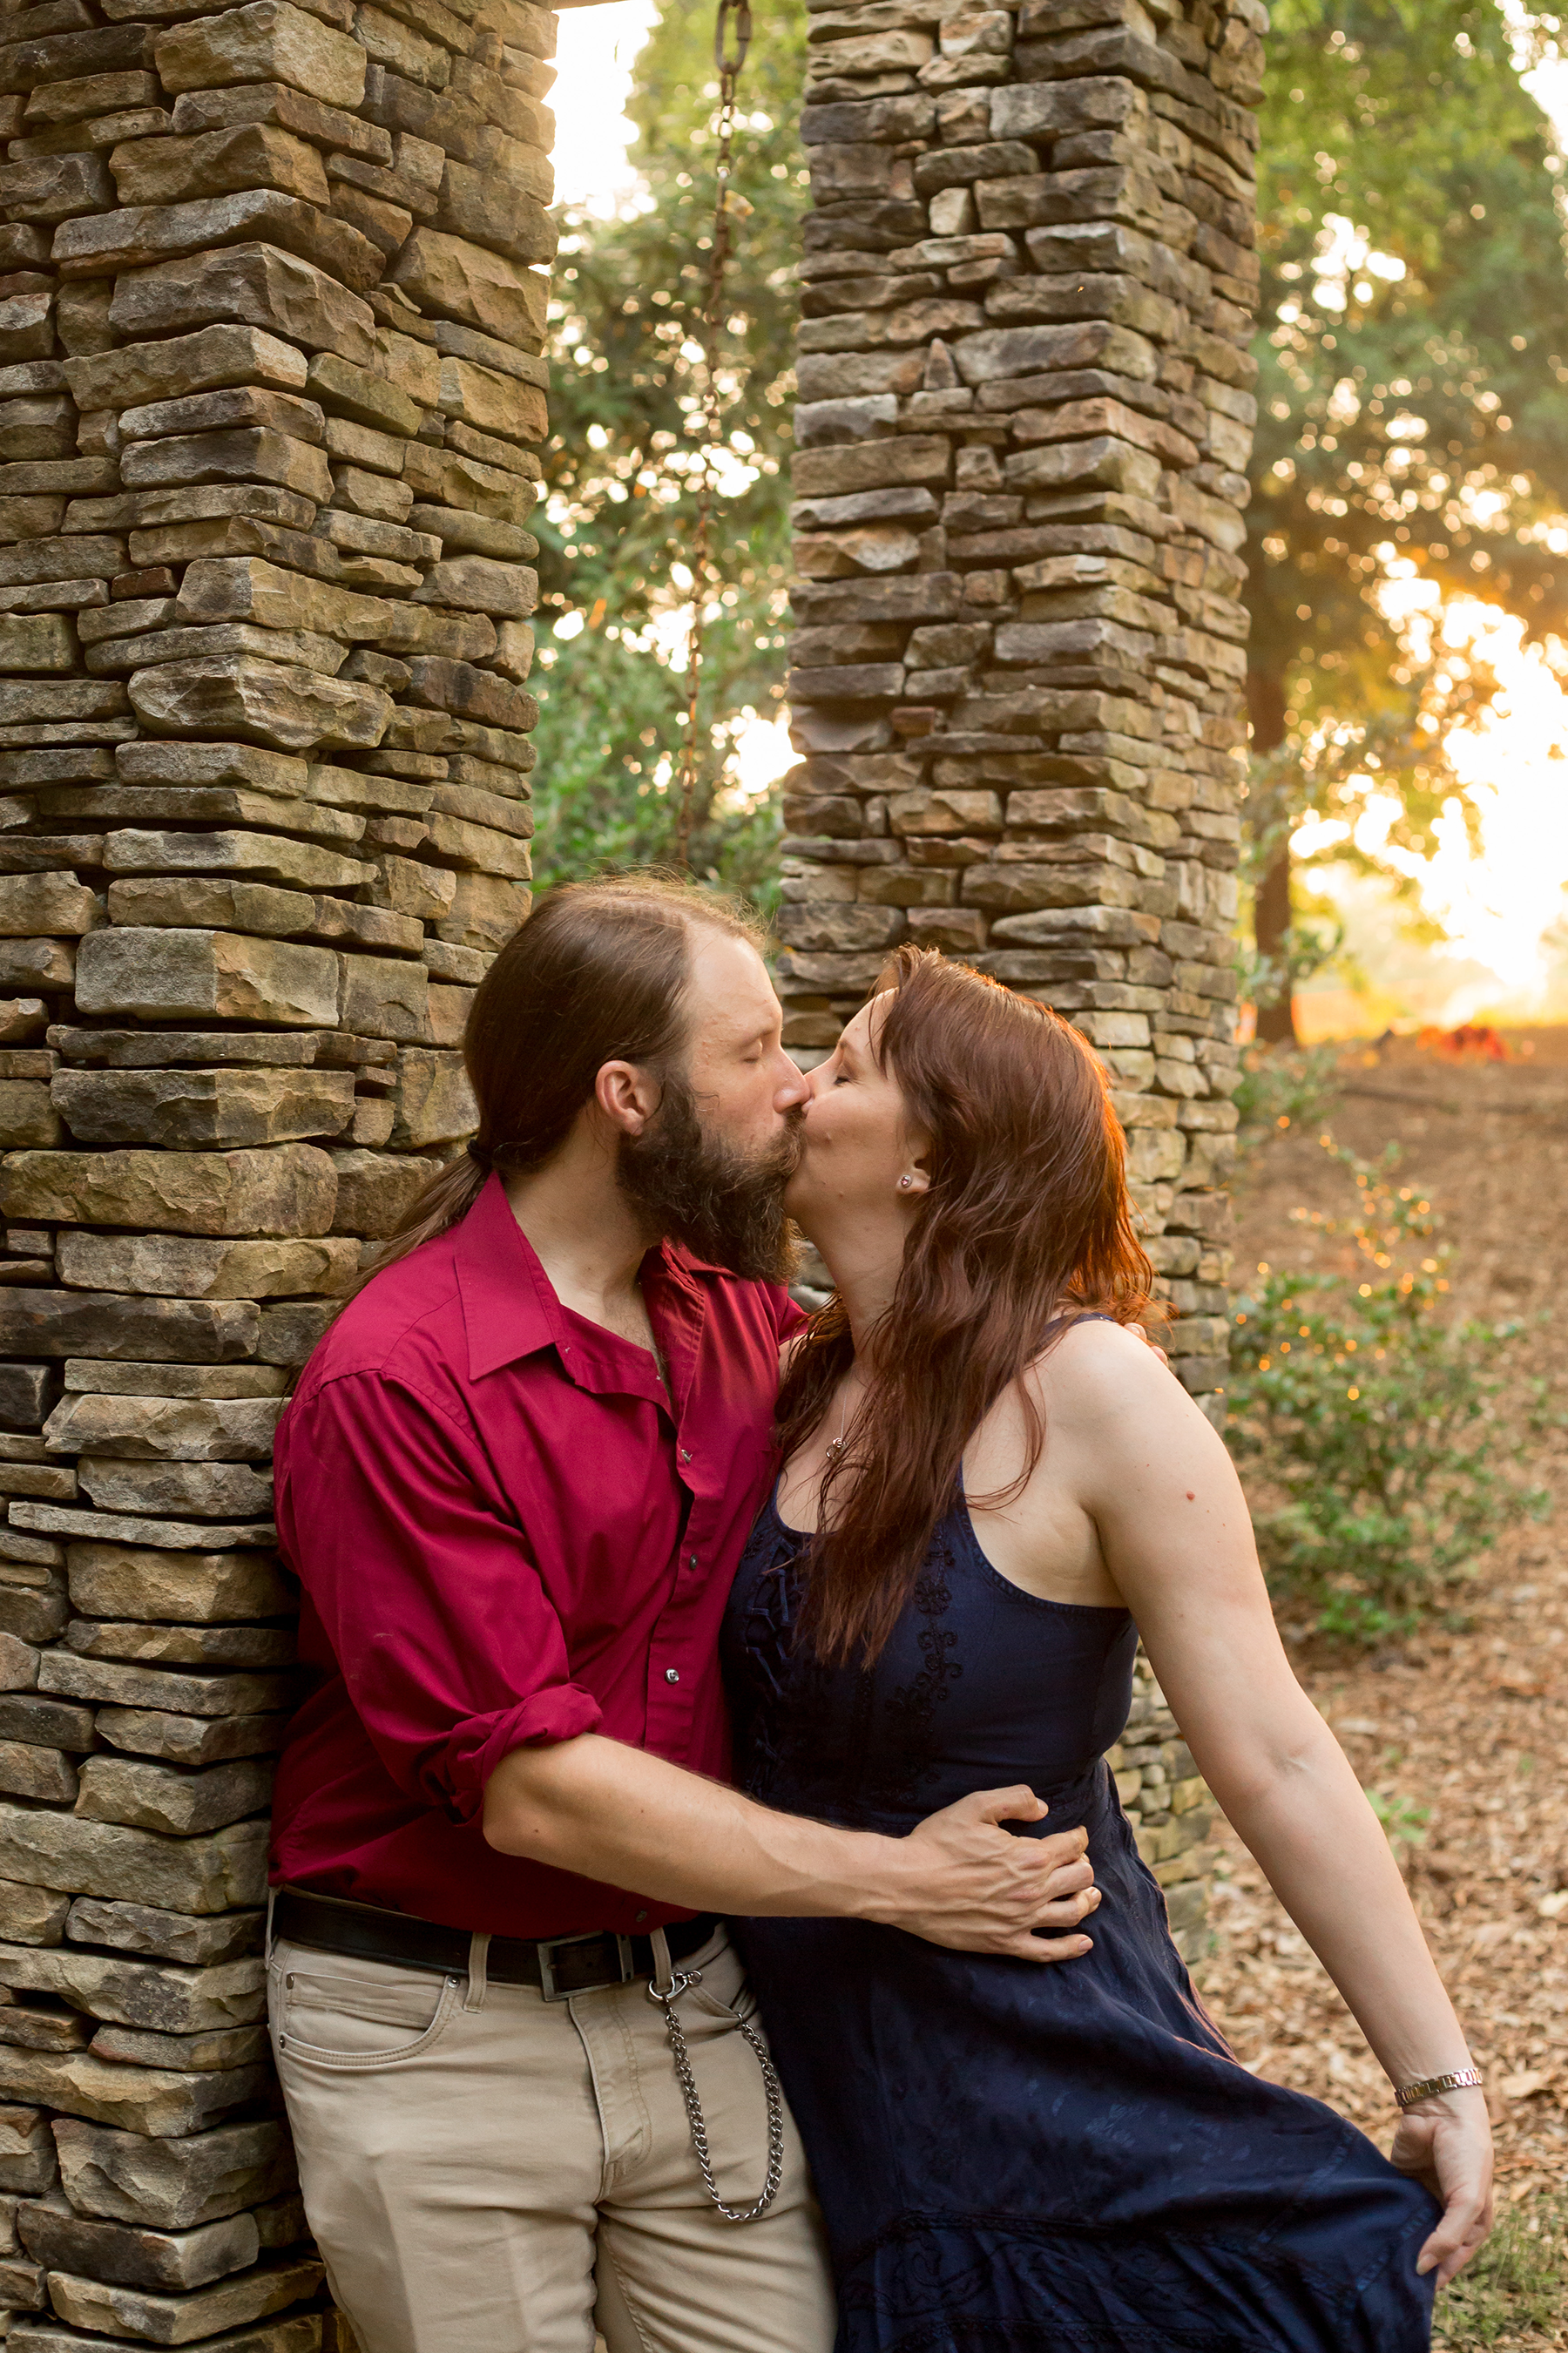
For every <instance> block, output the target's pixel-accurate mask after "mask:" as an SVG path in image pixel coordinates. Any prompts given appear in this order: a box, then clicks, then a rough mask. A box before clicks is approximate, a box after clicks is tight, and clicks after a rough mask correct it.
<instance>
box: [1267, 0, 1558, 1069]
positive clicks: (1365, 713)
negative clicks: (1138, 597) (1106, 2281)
mask: <svg viewBox="0 0 1568 2353" xmlns="http://www.w3.org/2000/svg"><path fill="white" fill-rule="evenodd" d="M1520 39H1521V37H1520V36H1519V35H1517V34H1515V33H1512V32H1510V28H1509V26H1507V25H1506V24H1505V23H1504V20H1503V18H1502V16H1501V15H1500V12H1499V10H1498V9H1497V8H1496V7H1495V6H1494V5H1491V0H1277V4H1276V5H1275V6H1274V8H1273V11H1272V32H1271V35H1270V39H1269V44H1268V79H1267V89H1266V95H1265V101H1264V109H1263V118H1262V134H1263V135H1262V152H1261V155H1260V159H1259V160H1260V175H1259V246H1260V255H1261V261H1262V294H1261V304H1260V313H1259V329H1258V338H1257V342H1256V344H1255V350H1256V353H1257V356H1258V363H1259V380H1258V408H1259V415H1258V436H1257V443H1256V448H1255V451H1254V456H1253V461H1252V468H1251V480H1252V503H1251V507H1250V510H1249V543H1248V557H1249V565H1250V582H1249V587H1248V601H1249V604H1250V607H1251V612H1252V642H1251V649H1250V655H1249V660H1250V665H1251V677H1250V679H1249V697H1250V703H1251V715H1252V721H1253V729H1254V744H1255V749H1256V750H1257V751H1258V754H1261V755H1262V764H1261V765H1260V766H1258V768H1256V769H1255V783H1254V790H1253V793H1252V795H1251V797H1250V808H1249V817H1250V820H1251V824H1250V830H1251V833H1252V837H1253V839H1252V848H1253V854H1254V869H1255V874H1256V879H1257V881H1258V907H1257V915H1258V923H1257V929H1258V946H1259V949H1260V950H1261V951H1263V952H1264V953H1265V954H1266V955H1269V954H1272V955H1273V956H1274V957H1275V959H1276V971H1275V976H1274V977H1275V981H1276V985H1277V986H1279V987H1282V989H1283V992H1284V994H1285V995H1286V997H1287V999H1288V987H1289V983H1288V976H1287V975H1286V973H1285V969H1284V968H1285V967H1286V966H1287V965H1289V959H1290V952H1291V944H1290V942H1289V939H1288V937H1287V936H1286V926H1287V925H1288V924H1289V868H1288V862H1287V857H1286V852H1285V849H1284V844H1285V841H1286V839H1288V836H1289V829H1290V828H1291V827H1292V826H1293V825H1294V823H1296V822H1297V821H1298V819H1299V818H1300V816H1301V815H1302V814H1304V813H1305V811H1306V810H1307V809H1308V808H1311V807H1316V808H1318V809H1320V810H1321V811H1322V812H1323V813H1325V814H1331V815H1342V816H1346V817H1353V816H1354V814H1355V813H1356V811H1357V808H1358V806H1359V804H1360V803H1361V802H1362V801H1363V800H1364V798H1365V796H1366V790H1367V778H1368V776H1371V778H1372V779H1373V783H1374V785H1375V786H1376V787H1377V788H1379V789H1384V790H1392V791H1393V793H1394V796H1395V797H1396V799H1397V801H1398V803H1399V807H1400V818H1399V822H1398V824H1397V826H1396V828H1395V832H1394V837H1393V838H1394V839H1395V840H1396V841H1398V842H1399V843H1400V844H1401V845H1402V846H1404V847H1406V848H1410V849H1417V850H1426V849H1429V848H1430V847H1431V840H1432V836H1431V825H1432V821H1433V819H1434V818H1435V817H1436V815H1437V813H1438V811H1439V810H1440V808H1441V807H1442V806H1443V802H1444V800H1445V798H1446V797H1447V796H1448V795H1450V794H1451V793H1453V792H1454V791H1455V789H1456V786H1455V784H1454V780H1453V778H1452V777H1451V776H1450V775H1449V774H1448V772H1447V767H1446V765H1445V763H1444V761H1443V758H1442V752H1441V738H1442V732H1443V729H1444V728H1445V726H1447V724H1450V723H1452V721H1453V719H1454V718H1455V717H1456V716H1457V715H1458V713H1459V712H1461V711H1462V709H1463V707H1464V704H1465V702H1466V698H1467V697H1470V698H1472V699H1473V698H1474V697H1475V696H1476V695H1477V694H1478V693H1479V694H1484V692H1485V691H1486V687H1487V681H1485V680H1484V678H1481V677H1479V676H1475V675H1470V676H1467V675H1466V674H1465V666H1464V664H1463V663H1456V662H1455V661H1453V660H1445V659H1441V658H1440V656H1439V657H1435V658H1434V659H1428V660H1426V661H1423V660H1421V659H1418V658H1416V657H1415V655H1413V650H1412V647H1411V645H1410V642H1409V639H1408V637H1407V636H1406V635H1405V632H1404V631H1402V629H1401V628H1400V626H1399V623H1398V621H1397V619H1396V618H1394V617H1391V616H1390V612H1389V610H1388V608H1387V607H1386V604H1385V601H1384V600H1385V598H1386V592H1387V587H1388V584H1389V581H1390V578H1391V576H1392V575H1393V573H1394V570H1395V569H1396V568H1397V567H1399V566H1401V565H1402V564H1407V565H1409V566H1410V567H1411V568H1412V569H1413V570H1414V573H1415V575H1416V576H1417V577H1418V578H1420V579H1421V580H1424V581H1427V582H1431V583H1433V584H1435V585H1436V587H1437V589H1438V590H1439V591H1440V593H1441V595H1442V596H1443V597H1444V598H1445V599H1448V598H1453V597H1457V596H1477V597H1480V598H1483V599H1485V600H1486V601H1488V602H1489V603H1492V604H1494V605H1496V606H1498V607H1500V608H1501V609H1502V610H1503V611H1505V612H1507V613H1510V614H1512V615H1515V616H1517V617H1521V619H1522V620H1523V622H1524V624H1525V626H1526V628H1527V629H1528V630H1529V631H1530V632H1531V634H1532V635H1535V636H1538V637H1542V636H1546V635H1548V634H1550V633H1556V632H1559V631H1561V630H1563V628H1564V625H1565V622H1568V528H1564V524H1563V516H1564V512H1565V511H1568V270H1565V269H1564V260H1563V216H1562V197H1563V189H1562V177H1563V175H1562V173H1561V168H1560V164H1561V159H1560V158H1559V156H1558V155H1557V153H1556V152H1555V150H1554V147H1553V144H1552V135H1551V130H1550V126H1549V124H1548V122H1547V121H1546V119H1545V117H1544V115H1543V114H1542V111H1541V110H1540V108H1539V107H1538V106H1537V104H1536V103H1535V101H1534V100H1533V99H1532V98H1531V95H1530V93H1529V92H1528V91H1527V90H1525V89H1524V87H1523V85H1522V83H1521V79H1520V67H1521V55H1520V47H1519V43H1520ZM1287 1027H1288V1005H1287V1008H1286V1018H1285V1020H1284V1021H1283V1022H1280V1021H1277V1022H1276V1025H1275V1034H1283V1032H1284V1030H1285V1029H1286V1028H1287Z"/></svg>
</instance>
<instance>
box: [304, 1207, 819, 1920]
mask: <svg viewBox="0 0 1568 2353" xmlns="http://www.w3.org/2000/svg"><path fill="white" fill-rule="evenodd" d="M642 1282H643V1293H644V1296H645V1298H646V1300H647V1307H648V1313H649V1315H650V1316H651V1318H652V1321H653V1324H654V1328H655V1331H656V1333H657V1334H658V1342H659V1345H660V1347H661V1348H662V1349H663V1351H664V1357H665V1362H666V1365H667V1366H668V1372H669V1389H668V1393H667V1391H666V1389H665V1388H664V1385H663V1383H662V1382H661V1381H660V1379H659V1377H658V1366H657V1365H656V1364H655V1362H654V1359H653V1357H652V1356H650V1355H649V1353H648V1352H647V1349H646V1348H639V1347H637V1346H636V1345H634V1344H633V1343H632V1342H630V1341H628V1340H623V1339H620V1338H618V1337H617V1336H616V1335H615V1334H614V1333H612V1332H608V1331H606V1330H605V1328H604V1327H603V1326H602V1325H601V1324H591V1323H589V1322H588V1321H587V1320H586V1319H585V1318H584V1317H583V1316H580V1315H576V1314H573V1313H572V1312H571V1311H570V1310H569V1309H567V1308H563V1306H562V1304H561V1303H560V1301H559V1300H558V1299H557V1298H556V1296H555V1293H554V1291H553V1290H552V1287H551V1284H550V1282H549V1280H548V1278H547V1277H546V1275H545V1273H544V1271H543V1269H542V1266H541V1265H540V1262H539V1260H538V1258H537V1257H536V1255H535V1254H534V1252H533V1250H531V1248H530V1246H529V1243H528V1241H527V1240H526V1239H525V1237H524V1236H523V1234H522V1232H521V1229H519V1227H518V1224H517V1221H516V1219H514V1218H513V1216H512V1214H511V1210H510V1206H509V1205H508V1202H507V1198H506V1194H505V1192H504V1190H503V1189H502V1187H501V1184H500V1178H499V1177H496V1176H492V1177H491V1178H490V1179H489V1183H488V1184H487V1185H486V1187H485V1188H484V1191H483V1192H482V1193H481V1194H480V1196H479V1200H478V1201H477V1202H476V1204H475V1206H474V1208H472V1209H471V1210H470V1212H469V1213H468V1217H467V1218H466V1219H464V1220H463V1222H462V1224H461V1225H459V1226H458V1227H456V1228H455V1229H453V1230H452V1231H451V1232H450V1233H448V1234H445V1235H443V1236H441V1237H440V1239H439V1240H436V1241H432V1242H426V1244H425V1245H424V1246H423V1248H421V1249H419V1250H415V1251H414V1252H412V1253H411V1255H410V1256H409V1257H407V1258H406V1259H404V1260H403V1261H400V1262H399V1263H398V1264H397V1265H396V1266H394V1267H390V1268H388V1269H387V1271H385V1272H384V1274H379V1275H377V1276H376V1278H375V1280H374V1282H371V1283H370V1284H368V1285H367V1286H366V1288H365V1290H364V1291H363V1292H362V1293H361V1294H360V1296H359V1297H358V1298H357V1299H356V1300H354V1301H353V1303H352V1304H351V1305H350V1306H349V1307H348V1308H346V1309H345V1310H344V1312H343V1314H342V1315H341V1316H340V1317H339V1318H338V1320H337V1322H336V1323H335V1324H333V1325H332V1326H331V1330H330V1331H329V1332H328V1334H327V1335H326V1336H325V1338H324V1339H323V1340H322V1341H321V1345H320V1346H319V1347H318V1348H317V1349H316V1352H315V1354H314V1355H313V1356H312V1357H311V1358H310V1363H309V1364H308V1365H307V1366H306V1368H305V1372H304V1375H303V1377H302V1378H301V1380H300V1387H299V1389H298V1392H297V1393H296V1395H295V1397H294V1398H293V1400H292V1401H291V1403H290V1404H289V1409H288V1411H287V1412H286V1413H285V1414H284V1416H283V1419H282V1421H281V1422H280V1424H279V1431H278V1448H277V1472H278V1525H279V1540H280V1543H281V1546H282V1550H283V1554H284V1556H285V1558H286V1559H287V1561H288V1562H289V1566H290V1567H291V1568H292V1569H293V1570H294V1572H295V1574H296V1576H298V1577H299V1578H300V1582H301V1584H302V1585H303V1587H304V1606H303V1609H302V1612H301V1617H300V1655H301V1658H302V1659H303V1661H304V1662H305V1663H306V1664H307V1665H308V1666H310V1667H313V1668H315V1669H316V1670H317V1671H318V1672H320V1673H321V1675H322V1677H323V1678H324V1680H323V1681H322V1682H321V1684H320V1686H319V1687H318V1688H317V1689H316V1690H315V1692H314V1693H313V1694H312V1695H311V1696H310V1699H308V1700H307V1701H306V1703H305V1704H304V1706H303V1707H302V1708H301V1709H300V1713H299V1715H298V1716H297V1717H296V1718H295V1720H294V1723H293V1725H291V1727H290V1730H289V1742H288V1746H287V1747H286V1749H285V1750H284V1754H283V1757H282V1760H281V1764H280V1767H279V1779H278V1791H277V1799H276V1803H275V1808H274V1815H273V1841H272V1858H271V1860H272V1875H273V1877H274V1879H278V1880H288V1881H289V1882H290V1883H295V1884H300V1883H306V1884H309V1885H310V1886H313V1887H315V1888H317V1889H319V1890H320V1891H321V1893H323V1894H337V1895H344V1896H350V1897H353V1898H354V1899H355V1900H356V1901H358V1902H360V1903H365V1904H380V1905H388V1906H391V1907H394V1908H395V1909H398V1910H402V1911H405V1912H412V1913H416V1914H418V1915H420V1916H421V1917H422V1918H424V1919H426V1920H437V1921H441V1922H443V1923H445V1924H446V1925H447V1926H452V1927H458V1928H470V1929H475V1928H477V1929H488V1930H489V1931H490V1932H491V1934H493V1935H500V1936H563V1935H571V1934H574V1933H576V1932H578V1931H583V1930H589V1929H595V1928H614V1929H618V1930H621V1931H622V1932H629V1931H631V1930H633V1929H646V1928H647V1927H649V1926H659V1925H661V1924H663V1923H665V1922H667V1921H669V1920H672V1919H679V1918H681V1917H683V1916H685V1915H684V1913H683V1912H682V1910H681V1908H680V1907H679V1906H670V1905H658V1904H653V1903H650V1902H648V1901H647V1899H646V1898H644V1897H641V1896H638V1895H636V1894H627V1893H626V1892H624V1891H622V1890H620V1889H617V1888H612V1887H604V1886H599V1885H596V1884H595V1883H594V1882H592V1881H591V1880H588V1879H584V1878H579V1877H576V1876H575V1875H574V1874H573V1873H570V1872H565V1871H558V1870H554V1869H552V1868H551V1867H549V1866H547V1865H545V1864H542V1863H536V1862H528V1861H525V1860H522V1859H521V1858H518V1857H514V1856H510V1855H503V1854H498V1853H497V1852H495V1851H494V1849H493V1848H491V1847H489V1846H487V1845H486V1843H485V1840H484V1834H483V1831H482V1830H481V1829H480V1826H479V1816H480V1811H481V1808H482V1803H483V1797H484V1787H485V1782H486V1780H487V1779H488V1778H489V1775H490V1774H491V1773H493V1772H494V1770H495V1768H496V1767H497V1766H498V1765H499V1764H500V1760H501V1758H502V1757H504V1756H506V1755H507V1753H508V1752H509V1751H510V1749H513V1748H518V1747H521V1746H524V1745H526V1744H528V1743H530V1742H535V1741H553V1740H569V1739H571V1738H573V1737H574V1735H576V1734H578V1733H583V1732H594V1731H600V1732H603V1733H605V1734H606V1735H607V1736H610V1737H611V1738H613V1739H616V1740H622V1741H626V1742H627V1743H629V1744H630V1745H632V1746H636V1747H638V1748H646V1749H648V1750H650V1751H651V1752H652V1753H653V1754H654V1755H656V1756H659V1757H668V1758H669V1759H670V1760H671V1761H672V1762H674V1763H675V1764H678V1765H684V1766H688V1767H690V1768H691V1769H692V1770H693V1771H696V1772H699V1773H705V1774H709V1775H710V1776H713V1777H715V1778H721V1777H722V1776H723V1775H724V1774H725V1772H726V1770H727V1767H728V1735H727V1726H726V1721H725V1715H724V1704H723V1694H722V1691H721V1684H720V1679H719V1660H718V1641H719V1624H720V1620H721V1616H722V1614H723V1609H724V1603H725V1599H726V1596H727V1594H728V1592H729V1588H730V1584H731V1578H732V1577H733V1575H734V1571H735V1566H736V1563H737V1561H738V1560H739V1557H740V1554H741V1549H742V1546H743V1544H744V1543H745V1540H746V1535H747V1534H748V1531H749V1529H750V1527H751V1524H752V1518H753V1516H754V1514H755V1512H756V1510H757V1506H758V1504H759V1503H760V1501H761V1499H762V1495H763V1490H764V1488H765V1485H766V1482H767V1477H768V1471H769V1444H768V1431H769V1424H770V1419H771V1415H772V1408H773V1397H774V1394H775V1391H776V1389H777V1386H778V1352H779V1343H780V1340H781V1338H782V1337H783V1336H784V1335H786V1334H787V1333H789V1332H790V1331H792V1330H793V1329H794V1328H795V1324H797V1323H798V1322H799V1320H800V1317H799V1311H798V1310H797V1309H796V1308H795V1306H794V1305H793V1304H792V1303H791V1302H790V1300H789V1298H788V1296H787V1294H786V1293H784V1292H783V1291H780V1290H778V1289H776V1288H774V1287H773V1286H772V1285H769V1284H765V1283H757V1282H741V1281H739V1280H738V1279H737V1278H736V1277H734V1276H732V1275H729V1274H725V1273H723V1272H722V1271H720V1270H719V1269H717V1268H714V1267H709V1266H703V1265H701V1264H700V1263H698V1262H697V1261H694V1260H691V1259H689V1258H688V1257H686V1256H685V1255H684V1254H683V1253H682V1252H681V1251H679V1250H673V1249H671V1248H669V1247H668V1246H666V1247H665V1248H664V1249H662V1250H657V1251H654V1252H653V1253H651V1254H650V1256H649V1257H648V1259H647V1261H646V1262H645V1265H644V1268H643V1273H642Z"/></svg>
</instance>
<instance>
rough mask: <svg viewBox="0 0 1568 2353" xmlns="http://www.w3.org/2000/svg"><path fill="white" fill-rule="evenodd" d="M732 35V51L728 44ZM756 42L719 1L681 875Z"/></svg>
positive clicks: (744, 19)
mask: <svg viewBox="0 0 1568 2353" xmlns="http://www.w3.org/2000/svg"><path fill="white" fill-rule="evenodd" d="M731 19H733V23H732V24H731ZM731 35H732V37H733V40H734V47H733V50H731V47H730V40H731ZM751 38H752V11H751V8H750V6H749V5H748V0H719V14H718V18H717V20H716V22H715V24H714V27H713V63H714V65H715V67H716V68H717V69H718V74H719V155H718V161H717V164H715V167H714V177H715V181H716V183H717V185H716V190H715V196H714V204H713V237H712V242H711V245H710V250H709V255H708V292H707V299H706V301H704V303H703V306H702V322H701V340H702V398H701V401H700V406H699V420H700V422H699V435H700V449H701V458H702V468H701V472H700V476H699V478H698V484H697V528H696V531H695V533H694V534H693V537H692V543H691V575H692V579H691V628H690V631H689V634H688V637H687V640H686V728H685V733H684V734H683V736H682V739H681V746H680V770H679V794H680V802H679V816H678V818H677V820H676V828H675V862H676V864H677V865H678V866H679V868H680V869H681V871H682V872H683V873H689V872H690V871H691V827H692V821H693V818H694V817H695V814H696V807H697V771H698V751H697V747H698V718H697V699H698V695H699V693H700V690H701V685H702V654H703V633H704V607H705V606H706V602H707V594H708V586H709V583H710V580H711V578H712V573H713V560H712V555H711V554H710V533H711V523H712V507H713V459H714V455H715V452H716V450H717V448H718V446H719V443H720V440H721V432H722V427H721V419H720V415H719V371H718V364H717V350H718V342H719V333H720V330H721V327H722V325H723V319H724V273H725V270H726V269H727V267H728V264H729V259H730V224H731V212H732V210H733V211H739V210H740V208H741V206H740V199H739V197H738V196H737V197H736V199H735V202H734V205H733V206H731V187H730V179H731V171H732V168H733V166H732V159H731V150H732V147H733V143H734V136H735V84H736V82H737V81H738V80H739V79H740V76H741V69H742V66H743V65H744V64H745V62H746V50H747V48H748V47H749V46H750V43H751Z"/></svg>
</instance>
